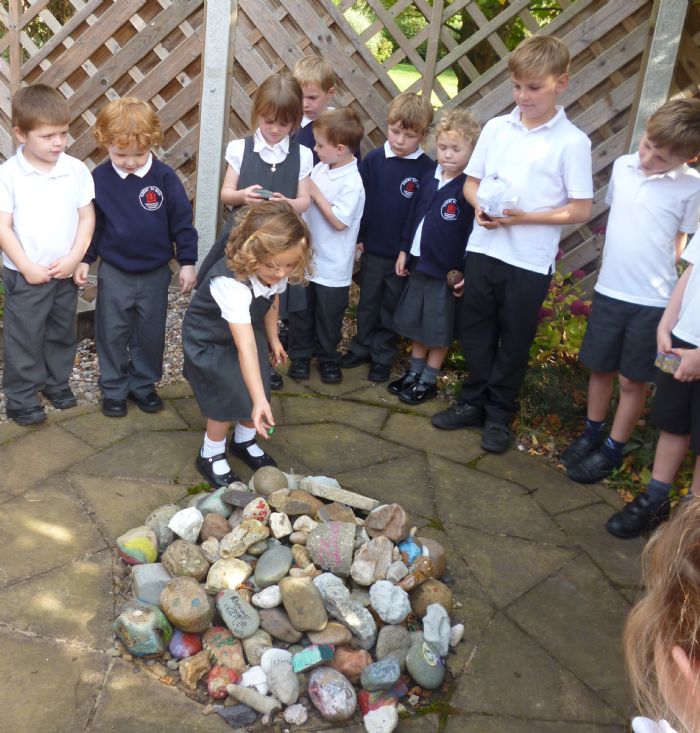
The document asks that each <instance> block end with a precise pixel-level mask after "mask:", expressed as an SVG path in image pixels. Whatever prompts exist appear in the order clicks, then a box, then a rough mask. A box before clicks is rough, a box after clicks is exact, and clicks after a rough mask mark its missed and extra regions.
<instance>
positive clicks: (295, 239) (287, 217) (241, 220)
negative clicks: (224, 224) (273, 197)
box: [226, 201, 311, 284]
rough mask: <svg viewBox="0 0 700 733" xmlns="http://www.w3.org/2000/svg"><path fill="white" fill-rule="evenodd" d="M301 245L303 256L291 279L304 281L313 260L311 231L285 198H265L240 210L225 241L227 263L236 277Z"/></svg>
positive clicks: (290, 280) (246, 277)
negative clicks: (271, 199) (268, 199)
mask: <svg viewBox="0 0 700 733" xmlns="http://www.w3.org/2000/svg"><path fill="white" fill-rule="evenodd" d="M297 246H299V247H300V249H301V257H300V258H299V262H298V263H297V265H296V267H295V268H294V270H292V272H291V273H290V274H289V282H290V283H293V284H297V283H304V282H305V273H306V272H307V270H308V269H309V265H310V261H311V235H310V234H309V229H308V227H307V226H306V223H305V222H304V221H303V219H302V218H301V217H300V216H299V215H298V214H297V213H296V212H295V211H294V209H293V208H292V207H291V206H290V205H289V204H288V203H287V202H286V201H263V202H261V203H259V204H255V206H249V207H246V208H244V209H242V210H241V213H240V214H239V215H238V220H237V223H236V226H235V227H234V228H233V229H232V230H231V234H230V235H229V238H228V243H227V245H226V266H227V267H228V268H229V270H231V272H233V273H234V274H235V276H236V279H237V280H247V279H248V278H249V277H250V276H251V275H254V274H255V273H256V272H257V271H258V269H259V268H260V266H261V265H262V263H263V260H265V259H267V258H268V257H271V258H272V259H273V260H274V258H275V256H276V255H279V254H281V253H282V252H286V251H287V250H290V249H292V248H294V247H297Z"/></svg>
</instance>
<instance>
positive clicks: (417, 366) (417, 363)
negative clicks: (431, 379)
mask: <svg viewBox="0 0 700 733" xmlns="http://www.w3.org/2000/svg"><path fill="white" fill-rule="evenodd" d="M425 365H426V360H425V359H418V358H417V357H415V356H412V357H411V362H410V364H409V366H408V368H409V370H410V371H412V372H413V373H414V374H417V375H418V376H419V377H420V375H421V374H422V373H423V369H425Z"/></svg>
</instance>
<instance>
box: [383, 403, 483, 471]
mask: <svg viewBox="0 0 700 733" xmlns="http://www.w3.org/2000/svg"><path fill="white" fill-rule="evenodd" d="M431 414H432V413H431ZM381 436H382V438H385V439H386V440H391V441H393V442H394V443H399V444H401V445H405V446H408V447H409V448H411V449H412V450H416V449H419V450H423V451H426V452H428V453H433V454H435V455H437V456H443V457H444V458H449V459H450V460H452V461H455V462H457V463H463V464H467V463H471V461H473V460H474V459H475V458H477V457H478V456H480V455H481V454H482V453H483V450H482V449H481V436H480V435H479V433H477V432H475V431H473V430H438V429H437V428H434V427H433V426H432V425H431V424H430V422H429V420H427V419H426V418H425V417H419V416H417V415H401V414H398V413H394V414H392V416H391V417H390V418H389V421H388V422H387V424H386V427H385V428H384V429H383V430H382V432H381Z"/></svg>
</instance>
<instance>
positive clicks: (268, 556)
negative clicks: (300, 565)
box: [254, 545, 293, 588]
mask: <svg viewBox="0 0 700 733" xmlns="http://www.w3.org/2000/svg"><path fill="white" fill-rule="evenodd" d="M292 560H293V557H292V551H291V550H290V549H289V547H287V546H286V545H278V546H277V547H271V548H270V549H269V550H267V551H266V552H264V553H263V554H262V555H261V556H260V558H259V559H258V564H257V565H256V566H255V575H254V579H255V585H256V586H257V587H258V588H267V586H268V585H274V584H275V583H277V582H278V581H279V580H281V579H282V578H284V576H285V575H286V574H287V573H288V572H289V568H290V567H292Z"/></svg>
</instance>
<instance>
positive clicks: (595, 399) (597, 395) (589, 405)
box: [586, 372, 617, 425]
mask: <svg viewBox="0 0 700 733" xmlns="http://www.w3.org/2000/svg"><path fill="white" fill-rule="evenodd" d="M616 376H617V372H591V376H590V377H589V378H588V397H587V401H586V416H587V418H588V420H589V421H590V422H592V423H600V425H602V424H603V423H604V422H605V417H606V415H607V414H608V408H609V407H610V400H611V399H612V393H613V387H614V386H615V377H616Z"/></svg>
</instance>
